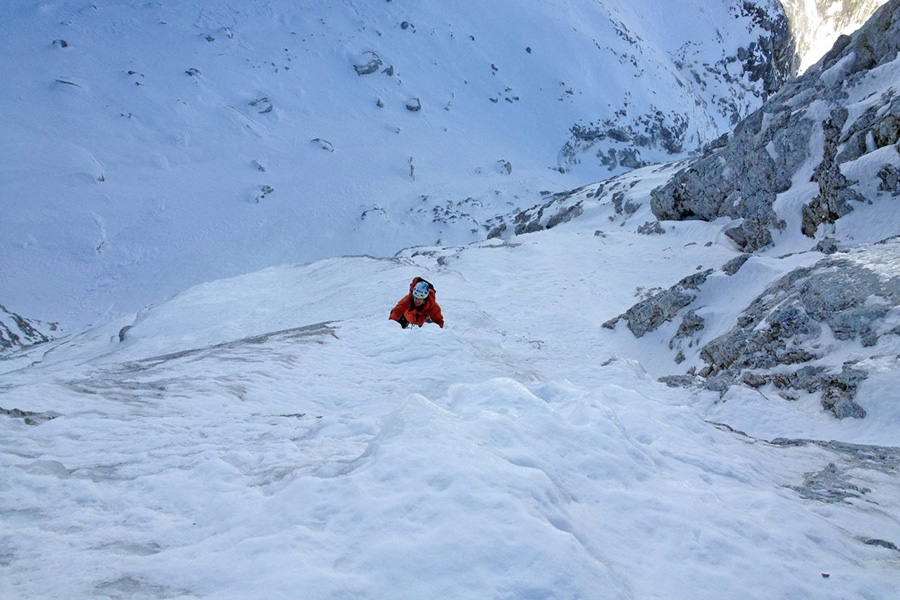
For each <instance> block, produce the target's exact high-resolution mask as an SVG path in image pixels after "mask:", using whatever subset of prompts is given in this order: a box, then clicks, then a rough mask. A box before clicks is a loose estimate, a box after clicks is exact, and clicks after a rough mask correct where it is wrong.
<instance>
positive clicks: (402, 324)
mask: <svg viewBox="0 0 900 600" xmlns="http://www.w3.org/2000/svg"><path fill="white" fill-rule="evenodd" d="M397 322H398V323H400V327H402V328H403V329H406V328H407V327H409V321H407V320H406V317H400V318H399V319H397Z"/></svg>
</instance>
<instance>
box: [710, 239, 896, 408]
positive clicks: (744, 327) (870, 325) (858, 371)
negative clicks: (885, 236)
mask: <svg viewBox="0 0 900 600" xmlns="http://www.w3.org/2000/svg"><path fill="white" fill-rule="evenodd" d="M897 264H900V240H892V241H890V242H887V243H884V244H878V245H874V246H870V247H865V248H860V249H856V250H853V251H850V252H847V253H844V254H837V255H834V256H829V257H827V258H825V259H823V260H821V261H820V262H818V263H817V264H815V265H814V266H812V267H810V268H804V269H797V270H794V271H792V272H791V273H790V274H788V275H787V276H785V277H783V278H782V279H781V280H779V281H778V282H776V283H775V284H774V285H772V286H771V287H770V288H769V289H767V290H766V291H765V293H764V294H762V295H761V296H759V297H758V298H757V299H756V300H755V301H754V302H753V303H752V304H751V305H750V306H749V307H748V308H747V309H746V310H745V311H744V312H743V313H742V314H741V316H740V318H739V320H738V324H737V326H736V327H734V328H733V329H732V330H731V331H729V332H728V333H726V334H725V335H722V336H720V337H718V338H716V339H715V340H713V341H712V342H710V343H708V344H706V345H705V346H704V347H703V348H702V350H701V352H700V356H701V357H702V358H703V360H704V361H705V362H706V363H707V365H708V366H707V367H706V368H705V369H704V370H703V371H702V372H701V373H700V374H701V375H703V376H705V377H706V385H707V387H709V388H710V389H714V390H720V391H724V390H726V389H727V388H728V386H729V385H733V384H738V383H743V384H744V385H749V386H750V387H756V388H758V387H761V386H763V385H772V386H773V387H774V388H776V389H778V390H783V391H787V390H790V389H795V390H804V391H807V392H811V393H812V392H821V393H822V404H823V405H824V407H825V408H826V409H828V410H830V411H832V412H833V413H834V414H835V415H836V416H837V417H839V418H843V417H864V416H865V411H864V410H863V409H862V408H861V407H860V406H859V405H858V404H857V403H856V402H855V399H854V398H855V395H856V391H857V388H858V386H859V384H860V383H861V382H862V381H863V380H865V379H866V377H867V373H866V371H865V369H862V368H859V367H857V366H856V365H858V364H859V363H862V362H864V361H866V360H872V359H877V358H880V357H883V356H887V355H891V353H892V352H894V350H895V349H896V345H897V341H898V339H900V338H898V336H900V326H898V325H897V324H896V323H897V318H898V316H900V272H898V271H897V268H896V265H897ZM846 342H854V343H855V344H858V348H857V349H856V350H855V351H854V352H853V355H854V357H855V358H854V359H853V360H851V361H847V362H844V363H843V364H842V365H841V366H840V368H839V369H838V370H835V369H834V367H833V365H832V366H829V364H828V360H827V359H828V356H829V354H830V353H831V352H832V351H834V350H835V346H836V345H837V344H843V343H846Z"/></svg>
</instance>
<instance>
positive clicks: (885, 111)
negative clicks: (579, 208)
mask: <svg viewBox="0 0 900 600" xmlns="http://www.w3.org/2000/svg"><path fill="white" fill-rule="evenodd" d="M898 49H900V2H897V1H896V0H892V1H891V2H888V3H887V4H885V5H884V6H883V7H882V8H881V9H879V10H878V11H877V12H876V14H875V15H874V16H873V17H872V19H871V20H870V21H869V22H868V23H867V24H866V25H865V26H864V27H863V28H862V29H860V30H859V31H858V32H857V33H855V34H854V35H853V36H852V37H847V36H844V37H842V38H840V39H839V41H838V43H837V44H836V45H835V46H834V48H833V49H832V50H831V52H829V53H828V54H827V55H826V56H825V57H824V58H823V59H822V61H820V62H819V63H818V64H817V65H815V66H814V67H813V68H811V69H810V70H809V71H807V73H805V74H804V75H803V76H802V77H800V78H798V79H796V80H794V81H792V82H790V83H788V84H786V85H785V86H784V87H783V88H781V90H779V92H778V93H777V94H775V95H774V96H773V97H772V98H771V99H770V100H769V101H768V102H766V104H765V105H763V107H762V108H760V109H759V110H758V111H757V112H755V113H754V114H752V115H751V116H750V117H748V118H747V119H746V120H745V121H743V122H742V123H741V124H740V125H738V127H737V128H736V129H735V130H734V132H733V133H731V134H730V135H728V136H726V137H724V138H722V139H720V140H719V141H717V142H716V143H714V144H712V145H710V147H708V148H707V149H706V151H705V153H704V154H703V156H702V157H701V158H700V159H698V160H697V161H695V162H693V163H692V164H691V165H690V166H689V167H687V168H685V169H684V170H682V171H681V172H679V173H678V174H677V175H676V176H675V177H674V178H672V180H670V181H669V182H668V183H667V184H666V185H664V186H662V187H660V188H658V189H656V190H654V191H653V193H652V204H651V206H652V210H653V213H654V214H655V215H656V217H657V218H659V219H660V220H684V219H702V220H707V221H709V220H713V219H716V218H719V217H730V218H732V219H740V220H741V223H740V224H739V225H736V226H735V227H733V228H731V229H730V230H728V231H727V232H726V234H727V235H728V236H729V237H730V238H731V239H732V240H733V241H734V242H735V244H736V245H737V246H738V247H739V248H741V249H742V250H744V251H746V252H752V251H754V250H758V249H760V248H764V247H766V246H769V245H771V244H772V239H773V237H772V236H773V233H775V232H777V231H780V230H783V229H785V228H786V227H787V221H786V219H785V218H784V217H783V216H781V215H779V214H777V213H776V211H775V209H774V204H775V201H776V199H777V198H778V196H779V194H782V193H783V192H786V191H788V190H789V189H791V187H792V185H793V184H794V178H795V176H796V174H797V172H798V170H799V168H800V167H801V166H802V165H803V164H804V163H806V162H807V161H809V160H815V161H816V164H817V166H816V167H815V170H814V172H813V174H812V179H813V181H814V182H815V183H816V184H817V187H818V193H817V194H816V195H815V196H814V197H813V198H811V199H810V200H809V202H807V203H806V205H805V206H804V208H803V209H802V211H803V214H802V226H801V227H802V231H803V232H804V233H805V234H806V235H808V236H811V237H812V236H814V235H815V234H816V232H817V230H818V228H819V227H820V226H821V225H823V224H830V223H834V222H835V221H836V220H837V219H839V218H840V217H841V216H843V215H845V214H847V213H848V212H850V211H851V210H853V205H854V204H855V203H857V202H860V201H863V198H864V194H863V193H861V191H860V189H859V187H860V182H863V183H865V182H866V181H868V180H870V179H871V180H875V179H876V178H877V179H880V180H881V181H882V182H883V184H882V185H883V187H885V188H887V189H894V190H896V186H894V187H893V188H892V184H891V181H892V175H891V174H892V173H894V172H895V169H896V166H895V165H894V164H893V162H894V159H895V158H896V152H895V153H893V154H892V155H889V156H886V157H885V158H884V159H882V160H878V161H876V160H869V161H866V162H868V163H869V165H868V166H869V167H870V168H869V169H867V170H862V171H861V170H860V168H861V167H856V168H855V169H854V168H849V167H850V165H851V163H854V162H856V163H857V164H861V161H859V159H860V158H862V157H863V156H866V155H869V154H872V153H875V152H877V151H878V150H880V149H882V148H885V147H889V146H895V145H896V144H897V141H898V137H900V99H898V97H897V92H896V90H895V89H894V88H893V87H890V88H889V89H887V90H885V91H884V92H883V93H882V94H881V95H880V96H878V97H877V98H875V99H873V98H870V97H857V95H856V92H857V90H858V89H859V88H860V86H861V85H863V83H864V82H865V80H866V78H867V77H868V75H869V73H870V72H871V71H872V70H874V69H876V68H877V67H879V66H882V65H885V64H886V63H889V62H891V61H894V60H895V58H896V56H897V51H898ZM823 115H824V118H823ZM819 136H821V138H822V140H823V145H822V148H821V150H820V149H818V147H817V145H816V144H811V143H810V140H814V139H816V138H817V137H819ZM814 152H821V154H820V155H815V154H813V153H814ZM879 156H880V155H879ZM872 158H874V157H872ZM854 170H855V171H856V172H857V173H858V174H859V177H857V178H853V179H851V178H850V177H848V176H847V175H845V173H846V172H848V171H854ZM870 170H871V171H872V172H871V173H870V172H868V171H870ZM878 173H881V175H880V176H879V175H878Z"/></svg>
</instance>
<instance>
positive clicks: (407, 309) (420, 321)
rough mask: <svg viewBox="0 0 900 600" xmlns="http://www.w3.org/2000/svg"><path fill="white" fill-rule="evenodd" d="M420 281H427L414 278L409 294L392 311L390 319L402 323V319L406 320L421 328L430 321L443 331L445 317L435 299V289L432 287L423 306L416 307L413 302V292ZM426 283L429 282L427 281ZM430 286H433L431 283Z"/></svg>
mask: <svg viewBox="0 0 900 600" xmlns="http://www.w3.org/2000/svg"><path fill="white" fill-rule="evenodd" d="M420 281H425V280H424V279H422V278H421V277H415V278H413V280H412V283H410V284H409V293H408V294H407V295H406V296H404V297H403V298H402V299H401V300H400V302H398V303H397V306H395V307H394V309H393V310H392V311H391V316H390V317H388V318H389V319H390V320H391V321H397V322H400V320H401V319H402V318H405V319H406V320H407V321H408V322H409V324H410V325H418V326H419V327H421V326H422V325H424V324H425V323H427V322H428V320H429V319H430V320H431V321H433V322H434V323H436V324H437V325H438V326H439V327H441V328H442V329H443V327H444V316H443V315H442V314H441V307H440V305H439V304H438V303H437V299H436V298H435V293H434V287H431V290H430V291H429V292H428V298H427V299H426V300H425V302H424V303H423V304H422V306H416V303H415V301H414V300H413V297H412V290H413V288H414V287H416V284H417V283H419V282H420ZM426 283H428V282H427V281H426ZM428 285H429V286H431V284H430V283H429V284H428Z"/></svg>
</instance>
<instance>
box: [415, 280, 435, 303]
mask: <svg viewBox="0 0 900 600" xmlns="http://www.w3.org/2000/svg"><path fill="white" fill-rule="evenodd" d="M430 290H431V286H429V285H428V284H427V283H426V282H424V281H420V282H419V283H417V284H416V287H414V288H413V292H412V295H413V298H418V299H419V300H424V299H425V298H427V297H428V292H429V291H430Z"/></svg>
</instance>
